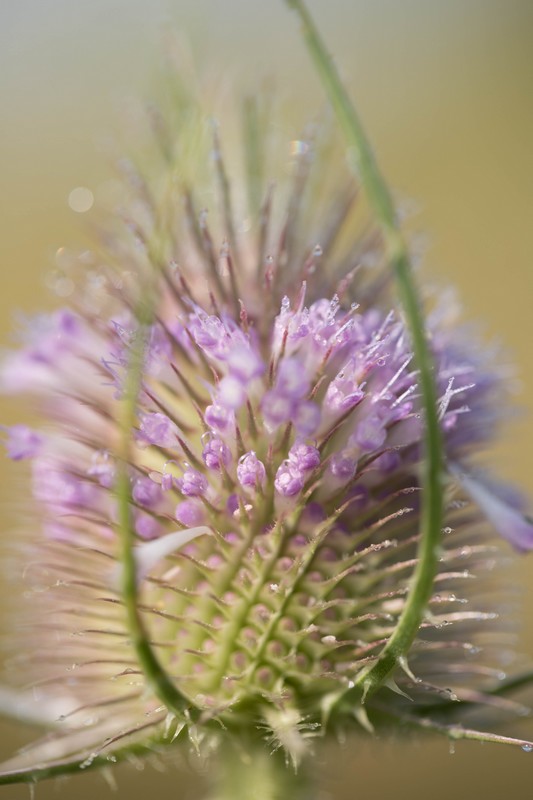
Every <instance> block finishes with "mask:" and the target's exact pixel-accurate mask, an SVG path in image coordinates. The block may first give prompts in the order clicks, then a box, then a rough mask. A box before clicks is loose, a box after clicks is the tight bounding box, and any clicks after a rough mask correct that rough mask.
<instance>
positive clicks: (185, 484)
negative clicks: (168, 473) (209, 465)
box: [176, 469, 207, 497]
mask: <svg viewBox="0 0 533 800" xmlns="http://www.w3.org/2000/svg"><path fill="white" fill-rule="evenodd" d="M176 483H177V485H178V489H179V490H180V492H181V493H182V494H184V495H185V496H186V497H201V496H202V495H203V494H205V492H206V491H207V478H206V477H205V475H202V473H201V472H198V471H197V470H195V469H188V470H187V471H186V472H184V473H183V477H182V478H178V480H177V481H176Z"/></svg>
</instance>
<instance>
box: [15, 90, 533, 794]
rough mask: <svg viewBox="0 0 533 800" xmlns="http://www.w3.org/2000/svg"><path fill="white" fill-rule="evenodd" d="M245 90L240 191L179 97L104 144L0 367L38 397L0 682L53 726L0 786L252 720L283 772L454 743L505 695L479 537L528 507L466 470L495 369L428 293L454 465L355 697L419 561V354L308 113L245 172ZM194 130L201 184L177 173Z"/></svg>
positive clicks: (219, 735) (374, 243) (490, 424)
mask: <svg viewBox="0 0 533 800" xmlns="http://www.w3.org/2000/svg"><path fill="white" fill-rule="evenodd" d="M261 103H262V100H258V101H249V102H248V104H247V111H246V119H247V132H248V135H247V138H246V156H247V158H246V167H247V183H246V186H247V197H248V204H246V202H245V194H246V193H245V192H244V191H239V188H238V185H239V184H238V181H237V182H234V181H232V182H231V183H230V181H229V177H228V171H227V169H226V165H225V162H224V160H223V157H222V152H221V146H220V143H219V139H218V133H217V131H216V129H215V130H214V132H212V130H211V124H210V123H209V121H207V120H206V121H202V117H201V115H200V114H199V113H198V110H197V109H196V108H195V107H194V106H193V105H192V104H191V101H190V99H189V100H184V99H183V97H182V100H181V104H182V105H181V106H180V110H179V115H180V118H179V120H178V121H177V122H176V120H174V122H173V124H172V125H170V127H167V123H166V122H165V120H163V119H162V118H161V117H160V116H159V115H158V116H155V115H154V113H153V112H151V115H152V116H151V119H152V122H153V123H155V124H154V131H155V135H154V143H155V145H156V147H155V148H154V152H153V153H152V155H151V157H150V160H149V162H148V160H144V161H143V160H142V159H141V160H140V163H139V166H137V167H136V166H134V165H133V163H132V162H130V161H124V160H123V161H121V163H120V165H119V166H120V169H121V170H122V173H123V175H124V177H125V184H126V186H127V193H126V194H127V195H128V201H127V202H126V201H124V203H123V204H122V206H121V208H120V209H117V210H116V213H115V215H114V219H113V220H112V222H111V223H110V224H109V225H108V226H107V227H106V229H105V231H104V232H103V233H102V236H101V238H100V242H99V245H98V246H96V247H95V249H94V251H93V252H92V253H88V252H84V254H83V256H82V258H81V259H80V261H79V263H78V264H77V265H76V263H75V259H74V260H73V265H72V270H73V271H74V272H77V273H78V274H77V276H76V278H75V283H76V289H75V293H74V294H73V296H72V300H71V303H70V307H69V308H65V309H61V310H58V311H55V312H53V313H52V314H50V315H48V316H44V317H39V318H37V319H36V320H34V321H32V322H30V323H29V325H28V327H27V330H26V332H25V338H24V341H23V343H22V345H21V347H20V348H19V349H18V350H16V351H13V352H11V353H9V354H7V355H6V356H5V358H4V361H3V366H2V371H1V383H2V387H3V390H4V391H5V392H9V393H12V394H13V395H15V396H17V397H18V396H19V395H26V396H30V397H31V398H32V399H33V401H34V402H35V403H36V404H37V406H38V408H39V409H40V412H41V415H42V417H41V418H42V424H41V426H40V427H39V430H32V429H30V428H28V427H25V426H23V425H16V426H14V427H12V428H10V429H7V430H6V429H5V431H6V438H7V442H6V443H7V450H8V454H9V456H10V457H11V458H12V459H14V460H19V459H27V460H28V461H29V462H30V466H31V478H28V483H27V497H26V500H25V503H26V504H27V505H28V506H29V505H31V507H32V512H33V523H32V524H31V529H30V530H29V532H28V533H27V534H26V535H24V536H23V537H22V541H21V543H20V547H19V553H18V562H17V561H16V562H13V561H10V564H11V569H12V570H14V573H15V576H16V578H17V580H18V579H19V578H20V574H21V572H22V571H23V568H24V567H25V566H27V567H28V568H27V569H25V570H24V579H25V582H26V584H27V586H26V589H25V592H26V595H28V594H29V597H27V599H26V601H25V602H24V604H23V610H22V611H21V612H20V616H21V619H19V620H18V625H17V633H15V634H14V635H13V641H12V650H13V657H12V658H11V660H10V665H11V669H10V671H8V678H9V680H10V682H11V683H12V685H13V686H15V687H16V686H19V687H25V686H28V685H33V686H34V689H33V693H34V697H35V698H36V701H35V703H33V704H32V701H30V700H28V699H25V696H24V694H20V695H19V705H18V713H19V714H20V715H22V716H33V717H36V716H39V717H41V719H42V721H44V722H46V723H54V730H55V732H54V734H53V735H52V736H51V737H50V736H48V737H47V738H46V740H45V741H44V743H39V744H37V745H36V746H35V748H34V749H33V750H32V749H30V750H28V751H27V752H26V753H25V754H24V756H20V757H19V758H18V760H15V761H14V762H13V765H12V767H9V766H8V768H7V769H8V773H7V774H8V777H9V774H10V773H9V770H10V769H12V770H13V776H14V778H13V779H15V777H17V775H18V776H19V777H22V779H29V778H31V777H36V776H37V777H38V776H41V775H48V774H54V773H60V772H62V771H66V770H68V769H76V768H78V767H81V768H86V767H88V766H91V765H93V764H101V763H105V762H106V761H111V762H112V761H114V760H116V759H117V758H119V757H121V756H123V755H125V754H126V755H127V754H128V753H129V752H133V751H135V750H137V749H139V748H140V749H144V748H146V749H147V750H150V749H151V748H153V749H156V748H158V747H163V746H164V745H169V744H170V743H171V742H173V741H174V740H175V739H177V740H178V741H177V742H176V744H175V745H174V746H178V744H179V742H180V741H182V740H183V741H190V742H192V743H193V744H194V747H195V748H199V749H200V750H203V751H205V752H209V751H211V750H212V749H213V748H214V747H215V746H216V745H217V744H218V743H220V742H221V741H224V740H225V739H226V738H228V737H229V738H231V737H234V738H235V739H238V740H241V741H242V740H245V741H246V740H247V739H250V740H255V741H256V742H257V743H258V744H259V745H264V747H265V748H266V749H272V748H274V749H276V748H280V749H282V750H283V751H284V752H285V753H286V754H287V757H288V759H289V760H291V761H292V762H294V763H297V762H298V761H299V760H300V759H301V758H303V757H304V756H305V754H306V752H308V750H309V747H310V746H311V744H312V742H313V740H314V739H315V738H316V737H320V736H323V735H326V734H329V733H331V734H335V733H338V732H339V731H342V732H344V731H345V730H349V729H350V728H351V727H359V728H360V729H361V730H362V729H365V730H367V731H372V730H373V727H374V726H378V727H379V728H380V729H381V730H383V729H392V730H394V729H395V728H396V727H397V726H398V725H399V724H403V723H405V722H409V723H411V724H413V725H419V726H422V727H424V726H425V727H434V728H437V729H438V728H440V729H442V730H445V731H447V732H448V733H450V735H452V736H459V735H461V730H462V729H461V728H460V727H459V726H458V725H457V720H458V719H461V720H462V717H460V713H461V712H462V711H463V709H464V713H465V714H466V712H467V711H471V710H472V709H475V708H485V707H486V708H487V709H489V710H496V711H498V712H502V713H503V712H506V711H510V712H515V711H518V713H522V712H523V707H522V706H519V705H518V704H516V703H513V702H512V701H511V700H509V699H507V698H505V699H504V698H503V697H500V694H501V692H503V690H504V689H505V687H506V686H507V684H506V681H505V675H504V674H503V673H504V667H505V663H506V659H507V657H508V649H509V648H508V647H507V646H505V647H502V643H505V642H507V641H508V635H507V633H506V632H505V628H506V624H505V622H503V623H502V622H501V621H500V620H499V619H498V611H499V608H500V606H501V605H502V603H501V599H500V598H499V597H498V596H497V595H496V596H495V595H494V592H493V591H492V590H490V587H491V586H492V585H493V583H492V582H493V581H494V580H495V578H494V576H493V574H492V573H493V568H494V567H495V565H497V564H498V563H499V561H500V556H499V549H500V548H499V539H498V535H500V536H501V537H503V538H505V539H507V540H508V541H510V542H511V544H512V545H514V547H515V548H517V549H519V550H527V549H530V548H531V547H532V546H533V526H532V525H531V523H530V522H529V521H528V520H527V519H526V518H525V517H524V516H523V508H522V507H521V503H520V502H519V501H518V500H517V499H516V498H515V497H514V495H513V496H510V494H509V492H508V491H507V492H506V491H505V490H504V489H502V488H500V489H498V488H495V487H494V485H491V484H489V482H488V481H487V479H486V478H482V477H480V476H479V473H478V468H477V466H475V465H477V463H478V462H479V457H480V455H482V454H483V450H484V448H486V447H487V445H489V444H490V443H491V442H492V439H493V436H494V433H495V431H496V430H497V428H498V423H499V421H500V420H501V419H502V417H504V416H505V414H506V408H507V405H508V402H509V398H508V395H507V389H506V378H505V372H504V370H503V369H501V368H500V367H499V366H498V363H497V360H496V358H495V354H494V352H493V351H492V349H488V348H487V347H486V346H485V345H484V344H483V343H480V342H478V341H476V340H475V339H474V337H472V335H471V333H470V331H469V330H467V329H466V328H463V327H462V326H461V325H460V324H458V323H457V318H456V316H455V309H454V308H452V307H451V306H450V304H449V298H448V295H446V296H443V298H442V300H439V298H438V297H430V298H429V300H428V302H430V304H431V305H432V310H431V312H430V313H429V315H428V317H427V335H428V338H429V341H430V345H431V351H432V354H433V359H434V363H435V381H436V384H437V388H438V395H439V409H438V410H439V419H440V425H441V429H442V432H443V435H444V441H445V451H446V463H447V468H448V471H449V474H450V482H449V484H448V487H447V490H446V497H445V504H446V518H445V525H446V527H445V528H444V530H443V538H442V551H441V555H440V560H439V569H438V574H437V576H436V578H435V581H434V589H433V596H432V599H431V601H430V603H429V607H428V609H427V613H426V615H425V618H424V621H423V622H422V625H421V626H420V630H419V634H418V636H417V638H416V640H415V641H414V643H413V645H412V646H411V647H410V650H409V652H408V653H407V654H406V657H405V658H404V659H402V661H401V666H400V668H399V669H398V670H397V671H396V672H395V673H394V675H393V676H391V677H390V678H389V679H388V680H387V681H386V684H385V685H383V686H382V687H381V688H380V689H379V690H378V691H376V692H374V694H373V695H372V696H371V697H368V698H367V699H366V702H364V699H365V698H364V697H363V696H362V692H360V693H359V694H358V693H357V691H356V690H357V686H358V683H357V682H358V676H360V675H361V674H362V672H363V671H364V670H366V669H368V667H369V666H371V665H372V664H373V663H375V662H376V660H377V659H378V657H379V654H380V652H381V651H382V649H383V647H384V646H385V644H386V642H387V641H388V639H389V638H390V636H391V635H392V633H393V632H394V630H395V626H396V625H397V622H398V619H399V617H400V615H401V614H402V611H403V609H404V605H405V599H406V596H407V593H408V589H409V586H410V582H411V579H412V576H413V573H414V570H415V569H416V564H417V546H418V541H419V528H420V493H421V480H420V467H421V461H422V459H423V457H424V456H423V448H422V439H423V428H424V426H423V417H422V414H421V410H420V403H419V384H418V371H417V368H416V365H415V364H414V362H413V352H412V347H411V343H410V336H409V334H408V332H407V329H406V325H405V323H404V319H403V316H402V313H401V311H400V309H399V308H398V305H397V303H396V301H395V300H394V299H393V297H392V296H391V293H390V291H389V282H390V279H389V273H388V272H387V269H386V264H384V257H383V252H382V247H381V242H380V237H379V235H378V234H377V233H376V231H375V230H374V228H373V227H372V225H371V224H370V225H369V223H368V216H367V215H366V213H365V211H364V209H362V208H361V207H360V205H359V204H358V202H357V200H358V193H357V190H356V188H354V186H353V184H352V179H351V178H349V179H344V178H343V177H342V170H339V168H338V164H336V162H335V159H333V160H331V161H328V160H326V161H324V159H323V158H321V157H320V151H321V149H323V148H322V147H321V141H320V140H321V137H322V135H323V131H322V129H321V128H320V126H313V128H312V129H311V130H310V131H309V132H308V133H307V134H306V135H305V136H302V137H301V138H298V139H295V140H293V141H292V142H291V143H290V145H284V146H283V148H282V150H281V152H282V155H283V158H285V156H287V163H286V164H285V174H283V173H282V174H281V176H280V174H277V175H274V177H275V178H276V179H277V183H276V185H275V186H274V185H272V184H268V183H267V182H266V179H265V168H264V164H265V163H267V147H266V142H267V141H268V139H269V135H268V126H269V124H270V123H269V121H268V117H267V115H263V111H262V108H261ZM191 118H194V119H195V120H196V122H195V125H194V126H191V124H190V120H191ZM180 131H181V133H180ZM191 131H192V132H191ZM211 135H212V136H213V138H212V144H211V145H209V151H210V152H209V153H207V152H205V151H204V150H202V142H205V141H206V140H207V139H209V138H210V137H211ZM191 136H193V137H196V139H197V142H196V147H197V150H198V151H199V152H200V154H201V156H200V158H199V157H198V152H196V161H195V163H200V162H201V161H202V157H203V156H205V161H206V162H207V161H209V168H208V169H205V168H204V169H199V170H198V172H199V174H201V173H204V172H207V173H209V172H212V173H213V177H214V185H216V186H217V189H218V191H217V193H215V192H213V191H212V185H211V183H210V182H209V181H205V180H204V179H203V178H199V183H198V184H192V183H191V182H190V181H189V180H188V176H187V173H190V172H191V171H192V169H191V167H190V165H189V166H188V167H187V169H184V168H183V158H184V153H185V154H187V157H188V156H189V155H190V152H191V150H192V149H194V148H192V145H191V141H190V138H191ZM184 137H185V139H184ZM282 160H283V159H282ZM148 163H149V167H148V166H146V165H147V164H148ZM206 204H207V205H208V208H204V207H203V206H204V205H206ZM145 306H146V307H148V312H147V314H146V315H145V316H144V317H142V314H141V317H140V316H139V313H140V312H139V309H142V308H143V307H145ZM140 341H141V346H140V347H139V342H140ZM136 359H140V367H138V370H137V371H138V372H139V376H138V377H139V386H138V390H139V391H138V393H137V396H136V398H135V404H134V405H135V408H134V411H135V413H134V418H133V425H132V427H130V429H129V430H130V435H129V437H128V441H127V442H126V449H124V435H123V434H124V416H125V412H124V407H125V405H127V403H128V397H129V396H130V395H131V392H130V390H129V389H128V381H129V379H130V377H131V375H132V373H133V372H134V370H135V362H136ZM130 399H131V398H130ZM121 475H122V478H123V479H124V480H123V481H122V484H121ZM117 486H118V490H117ZM125 493H126V495H127V498H126V499H127V501H128V502H127V505H128V508H129V522H128V520H126V521H125V518H124V513H123V512H124V497H125ZM121 509H122V510H121ZM127 524H131V531H130V533H131V535H132V537H133V542H134V545H133V558H134V563H135V569H134V573H135V586H134V587H133V589H132V591H134V592H135V593H137V596H138V597H137V600H138V602H137V618H136V619H133V621H132V617H131V614H130V613H128V610H127V608H126V602H125V597H124V591H125V590H124V586H123V583H124V582H123V575H124V572H123V571H124V569H125V566H124V546H123V541H122V538H121V529H122V528H123V527H124V525H127ZM491 533H492V534H494V533H496V534H497V536H496V547H495V546H494V544H493V543H492V542H491V543H488V539H487V537H488V535H489V534H491ZM14 563H15V564H16V563H18V565H19V566H18V567H17V566H13V564H14ZM474 578H475V580H474ZM131 588H132V587H130V589H131ZM496 642H497V644H496ZM143 648H144V650H143ZM143 653H144V655H143ZM150 665H151V666H150ZM165 681H166V683H165ZM165 698H170V701H169V702H165ZM24 703H26V705H24ZM480 737H485V738H491V735H490V734H480ZM492 738H498V737H497V736H494V737H492ZM526 746H527V743H526Z"/></svg>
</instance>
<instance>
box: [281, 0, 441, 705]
mask: <svg viewBox="0 0 533 800" xmlns="http://www.w3.org/2000/svg"><path fill="white" fill-rule="evenodd" d="M286 2H287V4H288V5H289V6H290V7H291V8H293V9H294V10H295V11H296V13H297V14H298V16H299V18H300V21H301V24H302V29H303V36H304V39H305V41H306V43H307V47H308V49H309V52H310V55H311V58H312V59H313V62H314V65H315V67H316V70H317V72H318V74H319V76H320V78H321V80H322V83H323V85H324V87H325V90H326V93H327V95H328V98H329V100H330V102H331V104H332V106H333V108H334V111H335V113H336V115H337V118H338V121H339V124H340V127H341V128H342V131H343V133H344V136H345V138H346V141H347V144H348V147H349V154H350V157H351V160H352V165H353V167H354V169H355V171H356V173H357V175H358V177H359V180H360V181H361V184H362V186H363V188H364V190H365V192H366V194H367V197H368V201H369V204H370V206H371V208H372V210H373V212H374V214H375V216H376V220H377V222H378V224H379V226H380V229H381V234H382V237H383V241H384V244H385V248H386V252H387V255H388V258H389V261H390V264H391V267H392V269H393V271H394V274H395V277H396V283H397V287H398V293H399V296H400V301H401V304H402V307H403V311H404V314H405V317H406V320H407V324H408V327H409V331H410V334H411V340H412V346H413V351H414V357H415V363H416V366H417V368H418V370H419V376H420V377H419V383H420V391H421V395H422V404H423V408H424V413H425V437H424V441H425V460H424V467H423V488H424V492H423V496H422V511H421V535H420V544H419V548H418V561H417V567H416V569H415V571H414V574H413V578H412V582H411V586H410V589H409V593H408V596H407V600H406V603H405V606H404V609H403V612H402V614H401V616H400V618H399V620H398V624H397V626H396V628H395V630H394V632H393V634H392V636H391V637H390V639H389V640H388V642H387V644H386V645H385V647H384V648H383V650H382V652H381V654H380V656H379V658H378V660H377V661H376V662H375V663H374V664H373V665H372V666H370V667H368V668H367V669H366V670H363V671H362V672H361V673H360V674H359V676H358V678H357V680H356V686H355V687H354V689H353V690H351V691H352V692H353V693H354V694H357V693H358V692H360V690H361V689H362V690H363V693H364V696H366V695H367V694H368V693H371V692H373V691H375V690H376V689H377V688H379V686H381V684H382V683H383V682H384V681H385V680H386V679H387V676H388V675H389V674H390V673H391V671H392V670H393V669H394V668H395V667H396V666H397V664H398V662H399V661H400V659H402V658H404V657H405V655H406V654H407V652H408V651H409V648H410V646H411V644H412V642H413V640H414V638H415V636H416V634H417V632H418V629H419V627H420V623H421V621H422V618H423V615H424V612H425V609H426V607H427V604H428V602H429V600H430V598H431V592H432V589H433V581H434V578H435V574H436V571H437V563H438V555H439V547H440V539H441V527H442V519H443V483H444V469H443V463H444V456H443V445H442V435H441V430H440V425H439V418H438V411H437V392H436V387H435V381H434V377H433V362H432V357H431V353H430V349H429V346H428V343H427V339H426V334H425V326H424V317H423V313H422V309H421V304H420V300H419V297H418V292H417V289H416V285H415V282H414V280H413V276H412V273H411V266H410V262H409V254H408V250H407V247H406V244H405V241H404V239H403V236H402V234H401V231H400V228H399V225H398V221H397V218H396V213H395V209H394V204H393V201H392V197H391V194H390V191H389V189H388V187H387V184H386V183H385V180H384V179H383V177H382V175H381V173H380V171H379V168H378V166H377V163H376V160H375V158H374V154H373V152H372V148H371V146H370V143H369V141H368V139H367V137H366V134H365V132H364V129H363V127H362V125H361V122H360V120H359V117H358V115H357V112H356V110H355V108H354V106H353V104H352V102H351V100H350V97H349V95H348V93H347V91H346V89H345V87H344V86H343V84H342V81H341V79H340V77H339V74H338V72H337V70H336V68H335V66H334V64H333V62H332V60H331V58H330V56H329V54H328V52H327V50H326V48H325V45H324V43H323V41H322V39H321V37H320V35H319V33H318V30H317V28H316V26H315V24H314V22H313V20H312V18H311V16H310V14H309V12H308V11H307V9H306V7H305V4H304V3H303V2H302V0H286ZM345 699H346V695H345Z"/></svg>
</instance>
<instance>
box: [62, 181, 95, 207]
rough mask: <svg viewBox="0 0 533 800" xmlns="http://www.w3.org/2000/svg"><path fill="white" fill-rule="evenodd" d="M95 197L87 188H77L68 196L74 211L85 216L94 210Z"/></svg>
mask: <svg viewBox="0 0 533 800" xmlns="http://www.w3.org/2000/svg"><path fill="white" fill-rule="evenodd" d="M93 203H94V195H93V193H92V192H91V190H90V189H87V187H86V186H76V188H75V189H73V190H72V191H71V192H70V194H69V196H68V204H69V206H70V208H71V209H72V210H73V211H76V212H77V213H78V214H84V213H85V212H86V211H89V209H91V208H92V206H93Z"/></svg>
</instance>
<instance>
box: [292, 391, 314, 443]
mask: <svg viewBox="0 0 533 800" xmlns="http://www.w3.org/2000/svg"><path fill="white" fill-rule="evenodd" d="M320 417H321V414H320V408H319V407H318V406H317V404H316V403H313V402H311V401H310V400H308V401H305V402H303V403H299V404H298V406H297V407H296V409H295V411H294V413H293V415H292V422H293V425H294V427H295V428H296V430H297V431H298V433H299V434H301V435H302V436H312V434H313V433H316V431H317V430H318V427H319V425H320Z"/></svg>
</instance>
